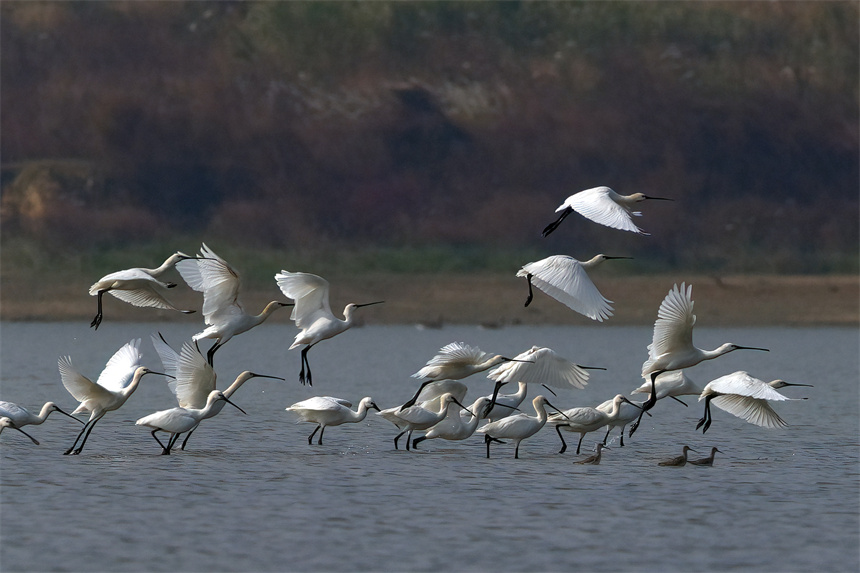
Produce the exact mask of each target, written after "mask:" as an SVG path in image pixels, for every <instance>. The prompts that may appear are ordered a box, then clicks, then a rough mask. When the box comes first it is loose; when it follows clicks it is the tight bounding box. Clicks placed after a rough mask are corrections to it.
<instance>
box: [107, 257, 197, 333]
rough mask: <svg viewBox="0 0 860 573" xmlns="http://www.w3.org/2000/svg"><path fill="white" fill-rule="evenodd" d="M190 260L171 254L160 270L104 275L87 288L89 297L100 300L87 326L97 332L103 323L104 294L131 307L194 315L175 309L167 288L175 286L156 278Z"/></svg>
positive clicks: (132, 270) (130, 270)
mask: <svg viewBox="0 0 860 573" xmlns="http://www.w3.org/2000/svg"><path fill="white" fill-rule="evenodd" d="M193 258H194V257H190V256H188V255H186V254H184V253H180V252H176V253H174V254H172V255H170V257H168V258H167V260H166V261H164V262H163V263H162V264H161V266H160V267H157V268H154V269H145V268H139V267H136V268H133V269H125V270H122V271H117V272H115V273H111V274H109V275H105V276H103V277H102V278H100V279H99V280H98V282H96V283H95V284H94V285H93V286H91V287H90V296H98V297H99V298H98V302H99V306H98V313H97V314H96V317H95V318H94V319H93V321H92V322H91V323H90V326H91V327H93V328H95V329H96V330H98V328H99V325H100V324H101V323H102V296H103V295H104V294H105V293H106V292H109V293H110V294H112V295H113V296H115V297H116V298H118V299H120V300H121V301H124V302H127V303H129V304H133V305H134V306H148V307H153V308H164V309H167V310H178V311H179V312H182V313H185V314H190V313H192V312H194V311H193V310H182V309H180V308H176V307H175V306H174V305H173V303H171V302H170V301H168V300H167V289H169V288H173V287H175V286H176V283H165V282H162V281H160V280H158V279H157V278H156V277H159V276H161V275H162V274H164V273H165V272H166V271H167V270H168V269H170V268H171V267H172V266H174V265H175V264H176V263H177V262H179V261H182V260H185V259H193Z"/></svg>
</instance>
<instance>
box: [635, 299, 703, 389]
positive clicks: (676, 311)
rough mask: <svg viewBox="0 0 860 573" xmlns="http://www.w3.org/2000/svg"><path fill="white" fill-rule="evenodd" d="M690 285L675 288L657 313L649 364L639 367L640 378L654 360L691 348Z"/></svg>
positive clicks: (647, 362) (691, 310)
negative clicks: (640, 368) (669, 353)
mask: <svg viewBox="0 0 860 573" xmlns="http://www.w3.org/2000/svg"><path fill="white" fill-rule="evenodd" d="M694 324H696V315H694V314H693V285H690V286H686V285H685V283H681V287H680V289H679V288H678V285H677V284H676V285H675V286H674V287H673V288H672V290H670V291H669V294H667V295H666V298H664V299H663V302H662V303H660V309H659V310H658V311H657V320H656V321H655V322H654V336H653V338H652V340H651V344H649V345H648V360H646V361H645V363H644V364H643V365H642V375H643V376H645V372H646V371H647V369H648V366H650V365H651V364H652V363H653V361H654V360H656V359H657V358H658V357H659V356H661V355H663V354H665V353H667V352H677V351H679V350H686V349H692V348H693V325H694Z"/></svg>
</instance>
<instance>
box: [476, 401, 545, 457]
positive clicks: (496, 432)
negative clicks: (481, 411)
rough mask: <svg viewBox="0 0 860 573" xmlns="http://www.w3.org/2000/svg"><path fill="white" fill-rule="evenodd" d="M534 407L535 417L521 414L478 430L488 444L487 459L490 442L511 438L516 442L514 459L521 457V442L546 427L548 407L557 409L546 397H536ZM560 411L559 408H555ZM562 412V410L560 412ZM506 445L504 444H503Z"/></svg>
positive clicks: (533, 402) (491, 423)
mask: <svg viewBox="0 0 860 573" xmlns="http://www.w3.org/2000/svg"><path fill="white" fill-rule="evenodd" d="M532 406H534V409H535V414H536V415H535V416H529V415H528V414H526V413H524V412H523V413H519V414H515V415H513V416H508V417H506V418H502V419H501V420H496V421H495V422H490V423H489V424H487V425H485V426H482V427H480V428H478V430H477V432H478V433H479V434H484V443H486V444H487V457H488V458H489V457H490V442H494V441H495V442H501V440H502V438H509V439H511V440H513V441H514V443H515V444H516V447H515V448H514V459H519V457H520V442H522V441H523V440H525V439H526V438H530V437H531V436H534V435H535V434H537V433H538V431H540V429H541V428H543V427H544V425H545V424H546V420H547V412H546V406H549V407H550V408H555V406H553V405H552V404H550V403H549V400H547V399H546V398H545V397H544V396H536V397H535V399H534V400H532ZM555 409H556V410H558V408H555ZM559 411H560V410H559ZM501 443H504V442H501Z"/></svg>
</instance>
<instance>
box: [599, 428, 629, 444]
mask: <svg viewBox="0 0 860 573" xmlns="http://www.w3.org/2000/svg"><path fill="white" fill-rule="evenodd" d="M611 431H612V426H607V427H606V435H605V436H603V445H604V446H605V445H606V440H607V439H609V432H611ZM621 439H622V440H623V439H624V428H622V429H621Z"/></svg>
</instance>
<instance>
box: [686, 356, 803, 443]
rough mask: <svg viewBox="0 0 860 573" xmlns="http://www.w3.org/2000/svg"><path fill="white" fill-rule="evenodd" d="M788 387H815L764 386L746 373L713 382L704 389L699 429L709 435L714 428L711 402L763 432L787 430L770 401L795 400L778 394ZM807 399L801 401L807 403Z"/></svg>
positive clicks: (777, 382) (779, 382) (774, 383)
mask: <svg viewBox="0 0 860 573" xmlns="http://www.w3.org/2000/svg"><path fill="white" fill-rule="evenodd" d="M786 386H808V387H809V386H812V385H811V384H792V383H789V382H786V381H785V380H772V381H770V382H765V381H763V380H759V379H758V378H754V377H753V376H750V375H749V374H747V373H746V372H744V371H743V370H738V371H737V372H732V373H731V374H727V375H726V376H721V377H719V378H717V379H716V380H711V381H710V382H708V383H707V384H706V385H705V389H704V390H702V394H701V395H700V396H699V401H700V402H701V401H702V400H704V401H705V413H704V414H703V415H702V418H701V419H700V420H699V423H698V424H697V425H696V429H697V430H698V429H699V428H701V427H702V426H703V425H704V428H702V433H703V434H704V433H705V432H707V431H708V428H709V427H710V426H711V402H713V403H714V406H716V407H718V408H720V409H721V410H725V411H726V412H728V413H729V414H734V415H735V416H737V417H738V418H741V419H743V420H746V421H747V422H749V423H750V424H755V425H756V426H761V427H763V428H784V427H785V426H787V425H788V424H787V423H786V422H785V420H783V419H782V418H780V417H779V415H777V413H776V412H774V411H773V408H771V407H770V404H768V403H767V402H768V400H772V401H783V400H792V399H793V398H787V397H785V396H783V395H782V394H780V393H779V392H777V391H776V388H785V387H786ZM804 399H805V398H801V400H804Z"/></svg>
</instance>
